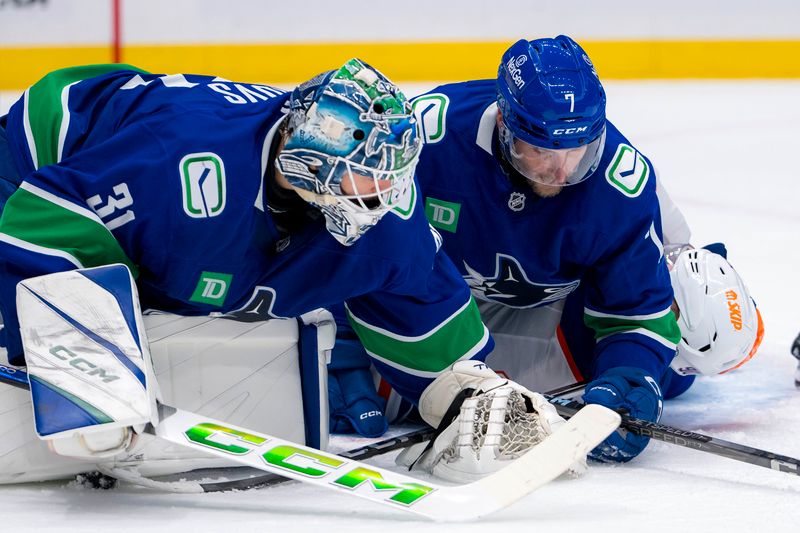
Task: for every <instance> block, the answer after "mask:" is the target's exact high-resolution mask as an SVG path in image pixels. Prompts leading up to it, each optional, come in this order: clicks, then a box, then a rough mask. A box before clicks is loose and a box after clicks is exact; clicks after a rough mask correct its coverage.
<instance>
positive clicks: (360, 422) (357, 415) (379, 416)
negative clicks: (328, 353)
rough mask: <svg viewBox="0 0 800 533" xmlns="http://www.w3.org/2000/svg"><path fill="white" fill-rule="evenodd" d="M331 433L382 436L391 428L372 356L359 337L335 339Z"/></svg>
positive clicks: (330, 369)
mask: <svg viewBox="0 0 800 533" xmlns="http://www.w3.org/2000/svg"><path fill="white" fill-rule="evenodd" d="M328 402H329V403H328V405H329V408H330V431H331V433H358V434H359V435H361V436H362V437H380V436H381V435H383V434H384V433H385V432H386V430H387V429H388V428H389V423H388V421H387V419H386V414H385V403H386V402H385V401H384V399H383V398H381V397H380V396H379V395H378V391H377V390H376V389H375V383H374V381H373V378H372V372H370V359H369V357H368V356H367V353H366V352H365V351H364V348H363V347H362V346H361V343H360V342H358V341H357V340H350V339H341V338H339V339H336V345H335V346H334V348H333V354H332V357H331V362H330V364H329V365H328Z"/></svg>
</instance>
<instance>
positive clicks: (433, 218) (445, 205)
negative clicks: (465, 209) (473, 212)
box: [425, 197, 461, 233]
mask: <svg viewBox="0 0 800 533" xmlns="http://www.w3.org/2000/svg"><path fill="white" fill-rule="evenodd" d="M460 212H461V204H458V203H455V202H446V201H444V200H439V199H438V198H431V197H428V198H425V216H426V217H427V218H428V222H430V224H431V226H433V227H434V228H439V229H443V230H445V231H449V232H450V233H455V232H456V228H457V227H458V215H459V213H460Z"/></svg>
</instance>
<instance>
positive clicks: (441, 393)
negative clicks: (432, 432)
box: [397, 361, 583, 483]
mask: <svg viewBox="0 0 800 533" xmlns="http://www.w3.org/2000/svg"><path fill="white" fill-rule="evenodd" d="M419 411H420V415H421V416H422V418H423V419H424V420H425V421H426V422H427V423H428V424H430V425H431V426H433V427H436V428H438V429H437V435H436V436H435V437H434V439H433V440H432V441H431V442H430V443H420V444H418V445H415V446H412V447H410V448H407V449H406V450H404V451H403V452H402V453H401V454H400V455H399V456H398V457H397V463H398V464H399V465H403V466H408V467H409V468H415V469H420V470H425V471H427V472H429V473H431V474H433V475H435V476H436V477H439V478H442V479H446V480H448V481H453V482H457V483H469V482H472V481H475V480H477V479H480V478H482V477H484V476H486V475H488V474H491V473H492V472H496V471H497V470H499V469H501V468H503V467H504V466H505V465H507V464H509V463H510V462H511V461H513V460H514V459H516V458H518V457H519V456H521V455H522V454H523V453H525V452H526V451H527V450H528V449H530V448H531V447H533V446H536V445H537V444H538V443H540V442H541V441H542V440H544V439H546V438H547V437H548V436H549V435H550V434H552V433H553V432H554V431H556V430H557V429H558V428H559V427H561V425H563V424H564V419H563V418H561V417H560V416H559V415H558V413H557V412H556V410H555V408H554V407H553V406H552V405H551V404H550V403H548V402H547V400H546V399H545V398H544V397H543V396H542V395H541V394H537V393H535V392H531V391H529V390H528V389H526V388H525V387H523V386H521V385H518V384H517V383H514V382H513V381H510V380H508V379H505V378H502V377H500V376H498V375H497V374H496V373H495V372H494V371H493V370H491V369H490V368H489V367H487V366H486V365H485V364H484V363H482V362H480V361H459V362H457V363H455V364H454V365H453V366H452V367H451V368H450V369H448V370H445V371H444V372H442V373H441V374H440V375H439V377H437V378H436V380H435V381H434V382H433V383H431V384H430V385H429V386H428V387H427V388H426V389H425V391H424V392H423V393H422V396H421V397H420V402H419ZM582 470H583V465H581V464H578V465H575V467H574V470H573V471H575V472H580V471H582Z"/></svg>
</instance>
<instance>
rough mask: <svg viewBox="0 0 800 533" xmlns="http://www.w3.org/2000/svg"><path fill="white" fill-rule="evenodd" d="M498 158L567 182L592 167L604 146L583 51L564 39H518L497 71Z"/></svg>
mask: <svg viewBox="0 0 800 533" xmlns="http://www.w3.org/2000/svg"><path fill="white" fill-rule="evenodd" d="M497 105H498V109H499V110H500V112H501V114H502V120H501V121H500V124H499V130H500V131H499V132H500V141H501V142H500V145H501V149H502V152H503V156H504V157H505V158H506V159H507V160H508V161H509V162H510V163H511V164H512V166H513V167H514V168H515V169H516V170H517V171H518V172H520V173H521V174H522V175H523V176H525V177H526V178H528V179H531V180H533V181H537V182H540V183H544V184H547V185H572V184H575V183H579V182H581V181H583V180H584V179H586V178H587V177H589V176H590V175H591V174H592V172H594V170H595V169H596V168H597V165H598V163H599V162H600V158H601V156H602V153H603V147H604V145H605V131H606V114H605V113H606V96H605V91H604V90H603V86H602V84H601V83H600V79H599V78H598V76H597V72H596V71H595V69H594V65H592V62H591V60H590V59H589V57H588V56H587V55H586V52H584V51H583V49H582V48H581V47H580V45H578V43H576V42H575V41H573V40H572V39H570V38H569V37H567V36H566V35H559V36H558V37H556V38H555V39H536V40H533V41H527V40H525V39H521V40H519V41H517V42H516V43H514V44H513V45H512V46H511V48H509V49H508V50H506V52H505V54H503V58H502V60H501V62H500V68H499V69H498V72H497Z"/></svg>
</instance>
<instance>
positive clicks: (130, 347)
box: [0, 59, 560, 457]
mask: <svg viewBox="0 0 800 533" xmlns="http://www.w3.org/2000/svg"><path fill="white" fill-rule="evenodd" d="M0 125H1V126H2V127H3V129H5V132H6V135H7V141H6V142H7V146H8V149H9V151H10V154H11V158H12V160H13V165H12V166H11V168H12V171H11V172H9V171H8V168H9V166H8V165H5V164H4V165H3V167H2V168H3V169H4V172H5V173H6V174H10V175H8V176H4V181H6V182H9V183H11V184H12V185H13V186H12V187H10V188H11V189H12V190H13V193H12V194H11V195H10V196H8V198H7V200H6V202H5V204H4V207H3V212H2V218H0V248H2V253H0V308H1V311H2V316H3V318H4V320H5V329H4V333H5V337H6V345H7V349H8V357H9V359H10V361H11V363H12V364H17V365H21V364H23V363H24V362H25V361H23V344H22V342H21V338H20V325H21V326H22V333H23V335H22V340H24V348H25V358H26V359H30V360H29V361H27V362H28V364H29V367H28V370H29V374H30V375H31V381H32V383H35V385H34V387H33V388H34V389H35V390H34V395H33V401H34V409H35V410H36V412H37V413H42V416H44V417H47V416H48V415H47V413H48V412H50V413H52V412H53V411H54V410H53V409H50V410H49V411H48V409H37V408H36V404H37V402H38V403H41V402H44V403H48V402H50V405H53V402H55V403H58V405H60V406H63V405H66V404H70V407H69V409H70V410H71V412H73V413H74V414H75V416H74V417H72V418H70V419H69V420H53V419H52V416H53V415H52V414H51V415H49V416H51V419H50V420H44V419H43V420H39V418H38V416H39V415H38V414H37V429H39V430H40V434H42V433H43V432H42V429H43V428H45V429H47V431H46V433H48V435H49V437H50V438H55V437H58V436H59V435H62V434H63V435H69V436H70V438H71V440H70V442H69V444H68V445H65V446H53V448H54V449H59V450H62V451H64V453H67V454H71V455H77V456H81V455H82V454H83V455H85V456H90V457H95V456H97V455H98V454H100V453H102V454H103V455H109V454H112V455H113V454H114V453H117V452H121V451H125V450H128V449H129V448H130V446H131V442H132V439H131V438H130V434H131V432H130V431H129V427H130V426H136V425H137V424H141V423H145V422H148V421H149V420H150V419H151V417H152V416H154V413H153V410H152V405H154V396H153V395H154V392H153V391H152V390H148V389H147V386H146V383H149V382H150V381H149V380H147V379H145V378H146V377H148V375H149V371H147V368H146V367H147V365H146V363H147V360H148V357H147V353H146V343H142V342H141V336H140V334H139V333H137V332H141V331H142V328H141V327H139V319H138V302H137V298H136V290H134V289H133V287H132V286H131V285H130V283H129V282H128V279H129V278H130V279H135V286H136V288H137V289H138V293H139V297H140V298H141V303H142V306H143V307H144V308H150V309H159V310H163V311H168V312H171V313H177V314H183V315H207V314H212V315H214V316H225V317H230V318H233V319H237V320H244V321H255V320H264V319H268V318H273V317H293V316H299V315H301V314H302V313H305V312H307V311H310V310H313V309H315V308H319V307H325V306H329V305H331V304H334V303H337V302H341V301H345V302H346V305H347V312H348V314H349V318H350V320H351V321H352V322H353V323H354V324H355V325H356V328H357V333H358V334H359V337H360V340H361V342H362V343H363V345H364V346H365V347H366V348H367V350H368V352H369V353H370V355H371V356H372V357H373V359H374V364H375V365H376V366H377V367H378V368H379V369H380V371H381V373H382V374H383V375H384V377H385V378H386V379H387V380H388V381H389V382H390V383H391V384H392V385H393V387H394V388H395V389H396V390H398V391H400V393H401V394H402V395H403V396H405V397H407V398H410V399H412V400H413V401H416V400H417V399H419V397H420V394H421V393H422V392H423V391H425V394H424V395H423V403H424V404H425V405H426V406H429V407H430V408H428V409H427V412H428V413H429V415H430V416H431V417H434V418H436V417H439V418H441V417H442V416H443V415H444V411H445V410H447V408H448V407H449V406H450V403H451V400H452V396H454V395H455V394H456V392H455V391H454V387H453V386H452V383H454V382H455V381H458V382H460V383H466V382H468V383H469V384H470V388H471V390H472V391H473V392H474V394H473V396H474V398H472V401H475V402H478V401H482V400H486V399H487V396H486V395H485V394H482V393H483V392H485V391H488V390H489V389H495V393H497V394H499V393H502V395H501V396H502V402H504V403H503V407H502V408H503V409H506V407H505V405H506V404H507V405H509V406H510V405H512V402H509V397H510V396H511V397H514V398H516V399H517V400H516V403H514V405H516V406H517V409H522V412H523V413H528V415H527V416H530V417H533V418H534V419H536V420H541V422H537V424H538V426H539V427H540V429H541V431H540V432H539V433H540V434H541V433H542V432H544V434H546V433H547V432H549V431H550V429H551V428H554V427H556V426H557V424H558V423H559V422H560V419H559V417H558V416H557V415H556V414H555V411H554V410H552V408H550V407H549V405H547V404H546V402H544V400H543V399H542V398H541V397H540V396H538V395H536V394H534V393H531V392H530V391H527V390H525V389H524V388H522V387H519V386H517V385H516V384H513V383H509V382H508V381H507V380H502V379H499V378H498V377H497V376H495V375H494V374H493V373H492V372H491V371H489V370H487V369H485V368H482V367H481V364H480V360H481V359H483V358H484V357H485V356H486V354H487V353H488V352H489V351H490V350H491V348H492V341H491V338H490V336H489V334H488V332H487V330H486V328H485V327H484V326H483V324H482V323H481V320H480V317H479V313H478V310H477V306H476V304H475V302H474V301H473V299H472V297H471V295H470V292H469V289H468V287H466V285H465V284H464V282H463V280H462V279H461V278H460V276H459V275H458V272H457V271H456V270H455V268H454V267H453V265H452V264H451V263H450V262H449V260H448V259H447V258H446V256H444V255H443V254H441V253H437V249H438V244H439V243H438V242H437V236H436V235H435V232H432V231H431V229H430V227H429V225H428V222H427V221H426V220H425V216H424V213H423V210H422V206H421V203H420V202H421V199H420V196H419V194H418V192H417V188H416V185H415V182H414V169H415V166H416V164H417V161H418V156H419V151H420V146H421V142H420V141H419V139H418V137H417V129H416V124H415V120H414V117H413V115H412V114H411V106H410V103H409V102H407V100H406V99H405V97H404V96H403V94H402V93H401V92H400V91H399V90H398V89H397V87H396V86H394V85H393V84H392V83H391V82H390V81H389V80H387V79H386V78H385V77H383V76H382V75H381V74H380V73H379V72H377V71H376V70H374V69H372V68H371V67H369V66H368V65H366V64H364V63H362V62H361V61H359V60H355V59H354V60H351V61H349V62H347V63H346V64H345V65H344V66H343V67H341V68H340V69H338V70H336V71H331V72H328V73H325V74H323V75H320V76H318V77H317V78H314V79H313V80H311V81H309V82H307V83H305V84H303V85H300V86H299V87H297V88H296V89H295V90H294V91H293V92H292V93H291V94H287V93H284V92H283V91H281V90H278V89H275V88H273V87H269V86H265V85H254V84H245V83H234V82H230V81H227V80H223V79H220V78H211V77H206V76H193V75H168V76H167V75H163V76H162V75H153V74H148V73H145V72H143V71H140V70H138V69H135V68H134V67H130V66H124V65H101V66H92V67H78V68H70V69H65V70H61V71H56V72H53V73H51V74H49V75H47V76H45V78H43V79H42V80H41V81H39V82H38V83H36V84H35V85H34V86H32V87H31V88H30V89H28V90H27V91H26V92H25V94H24V95H23V97H22V98H21V99H20V100H19V101H18V102H17V103H16V104H14V106H13V107H12V108H11V110H10V112H9V115H8V116H7V117H4V118H3V119H2V121H1V122H0ZM8 189H9V187H6V188H5V189H4V190H8ZM113 263H118V264H120V265H124V266H122V267H114V268H113V269H111V270H107V269H106V268H105V267H102V268H100V269H99V270H98V269H97V267H100V266H101V265H109V264H113ZM93 267H95V268H93ZM120 268H122V269H123V270H124V271H125V272H129V275H128V274H124V273H121V272H120V270H119V269H120ZM73 269H78V270H77V271H76V272H77V274H75V273H73V272H71V271H72V270H73ZM65 271H66V272H65ZM51 273H56V274H51ZM52 276H55V277H52ZM20 282H21V283H20ZM18 283H20V284H19V288H17V284H18ZM62 286H63V287H67V286H69V287H70V288H71V290H70V291H69V292H68V293H67V291H65V294H63V295H62V294H60V289H59V287H62ZM75 287H77V288H75ZM15 289H16V293H15ZM115 302H117V303H115ZM54 313H55V314H54ZM42 317H47V321H46V323H47V324H48V327H46V328H45V327H39V326H37V325H36V324H38V323H40V321H41V320H44V319H43V318H42ZM100 318H103V320H99V322H98V319H100ZM87 324H98V328H100V329H102V331H103V333H102V334H101V333H98V331H95V330H94V329H93V328H92V327H90V326H89V325H87ZM112 325H113V326H114V327H113V328H112V327H111V326H112ZM47 332H54V333H53V335H56V336H59V338H51V335H48V334H47ZM106 334H107V335H106ZM106 336H110V337H112V338H114V339H117V337H119V343H118V344H119V346H124V349H123V348H119V347H118V348H115V346H117V341H111V340H108V339H107V338H106ZM60 337H64V338H67V337H68V338H69V340H70V342H73V341H74V343H73V344H63V345H62V344H60V342H61V338H60ZM64 343H66V341H64ZM98 346H100V347H102V349H100V352H101V353H106V351H105V350H108V354H109V357H111V354H113V357H111V359H108V360H109V361H112V362H113V361H122V362H123V363H124V365H125V368H128V370H130V372H132V375H135V376H136V377H137V378H140V379H139V382H138V384H137V381H136V380H133V381H131V382H129V383H128V382H126V383H127V385H126V386H128V387H129V388H128V389H125V391H124V392H123V391H121V390H117V391H115V390H114V387H115V384H116V383H122V382H119V381H118V380H116V379H111V380H109V382H108V383H106V379H102V380H99V381H98V382H96V383H94V385H93V387H88V386H87V387H86V388H85V389H82V388H80V387H78V388H77V389H75V390H72V391H71V392H70V393H69V394H67V393H65V392H64V390H63V387H59V386H57V385H54V384H53V381H52V380H54V379H56V380H57V382H58V383H60V381H58V380H59V379H61V377H64V376H69V380H68V381H70V383H80V382H81V379H79V378H80V375H79V374H76V372H80V371H82V370H81V369H83V370H87V368H93V370H91V372H92V375H100V376H105V372H106V371H105V369H102V368H100V367H97V366H96V365H95V367H87V366H86V365H85V364H83V361H85V357H88V355H85V354H90V353H93V354H95V355H97V350H98ZM131 354H132V355H131ZM84 355H85V357H84ZM470 360H478V363H475V364H476V365H478V368H477V369H475V368H473V362H472V361H470ZM76 361H80V362H81V363H80V364H79V363H76ZM456 362H459V363H457V364H455V365H454V363H456ZM459 365H461V367H459ZM457 367H458V368H457ZM136 368H138V369H139V370H136ZM459 368H460V370H459ZM53 369H57V372H56V373H55V376H54V374H53ZM106 377H107V376H106ZM436 377H440V379H438V380H436V382H434V383H438V384H437V385H435V386H434V385H431V383H432V382H433V381H434V378H436ZM64 379H65V380H67V378H66V377H64ZM454 380H455V381H454ZM429 385H431V386H429ZM142 386H144V390H140V389H142ZM95 387H100V389H102V394H100V393H98V392H97V390H96V389H95ZM37 391H38V392H37ZM498 391H499V392H498ZM115 392H116V394H115ZM84 393H85V394H84ZM493 394H494V393H493ZM126 395H131V397H132V398H139V400H140V401H138V403H137V405H139V407H141V409H138V410H136V412H135V413H134V414H135V416H134V415H131V416H127V415H126V416H123V417H122V418H115V417H114V416H111V415H109V416H108V417H105V418H109V419H110V420H111V421H114V420H116V422H117V425H118V426H120V425H121V426H127V427H122V428H117V430H115V432H113V434H110V436H109V435H105V434H104V433H103V432H102V431H98V430H97V427H94V428H93V430H92V431H91V432H89V431H87V432H82V428H83V425H87V424H88V423H87V422H86V420H87V418H90V419H91V420H92V421H93V422H92V424H94V426H97V424H100V425H101V426H102V423H104V422H102V420H103V419H104V417H99V418H98V417H97V416H94V415H92V413H95V411H96V410H97V409H99V410H100V411H101V412H102V402H103V401H105V400H108V401H109V402H110V404H113V401H111V400H113V399H114V398H116V399H120V397H122V398H124V397H126ZM76 396H77V399H76ZM488 401H489V404H491V402H492V400H491V398H489V400H488ZM98 402H99V403H100V404H101V406H98V405H97V404H98ZM129 403H130V404H131V405H132V404H133V400H131V402H129ZM76 406H78V407H77V408H76ZM148 406H149V407H148ZM526 407H527V409H526ZM129 411H130V409H128V407H126V408H125V409H124V412H125V413H127V414H130V412H129ZM87 413H88V414H87ZM537 413H538V415H537ZM539 415H541V416H539ZM40 423H41V424H40ZM64 424H66V425H67V426H68V427H66V428H65V427H64ZM82 424H83V425H82ZM89 425H91V424H89ZM54 428H55V429H54ZM56 430H58V431H56ZM120 430H121V432H120ZM54 431H55V432H54ZM90 436H92V438H91V439H90V438H89V437H90Z"/></svg>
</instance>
